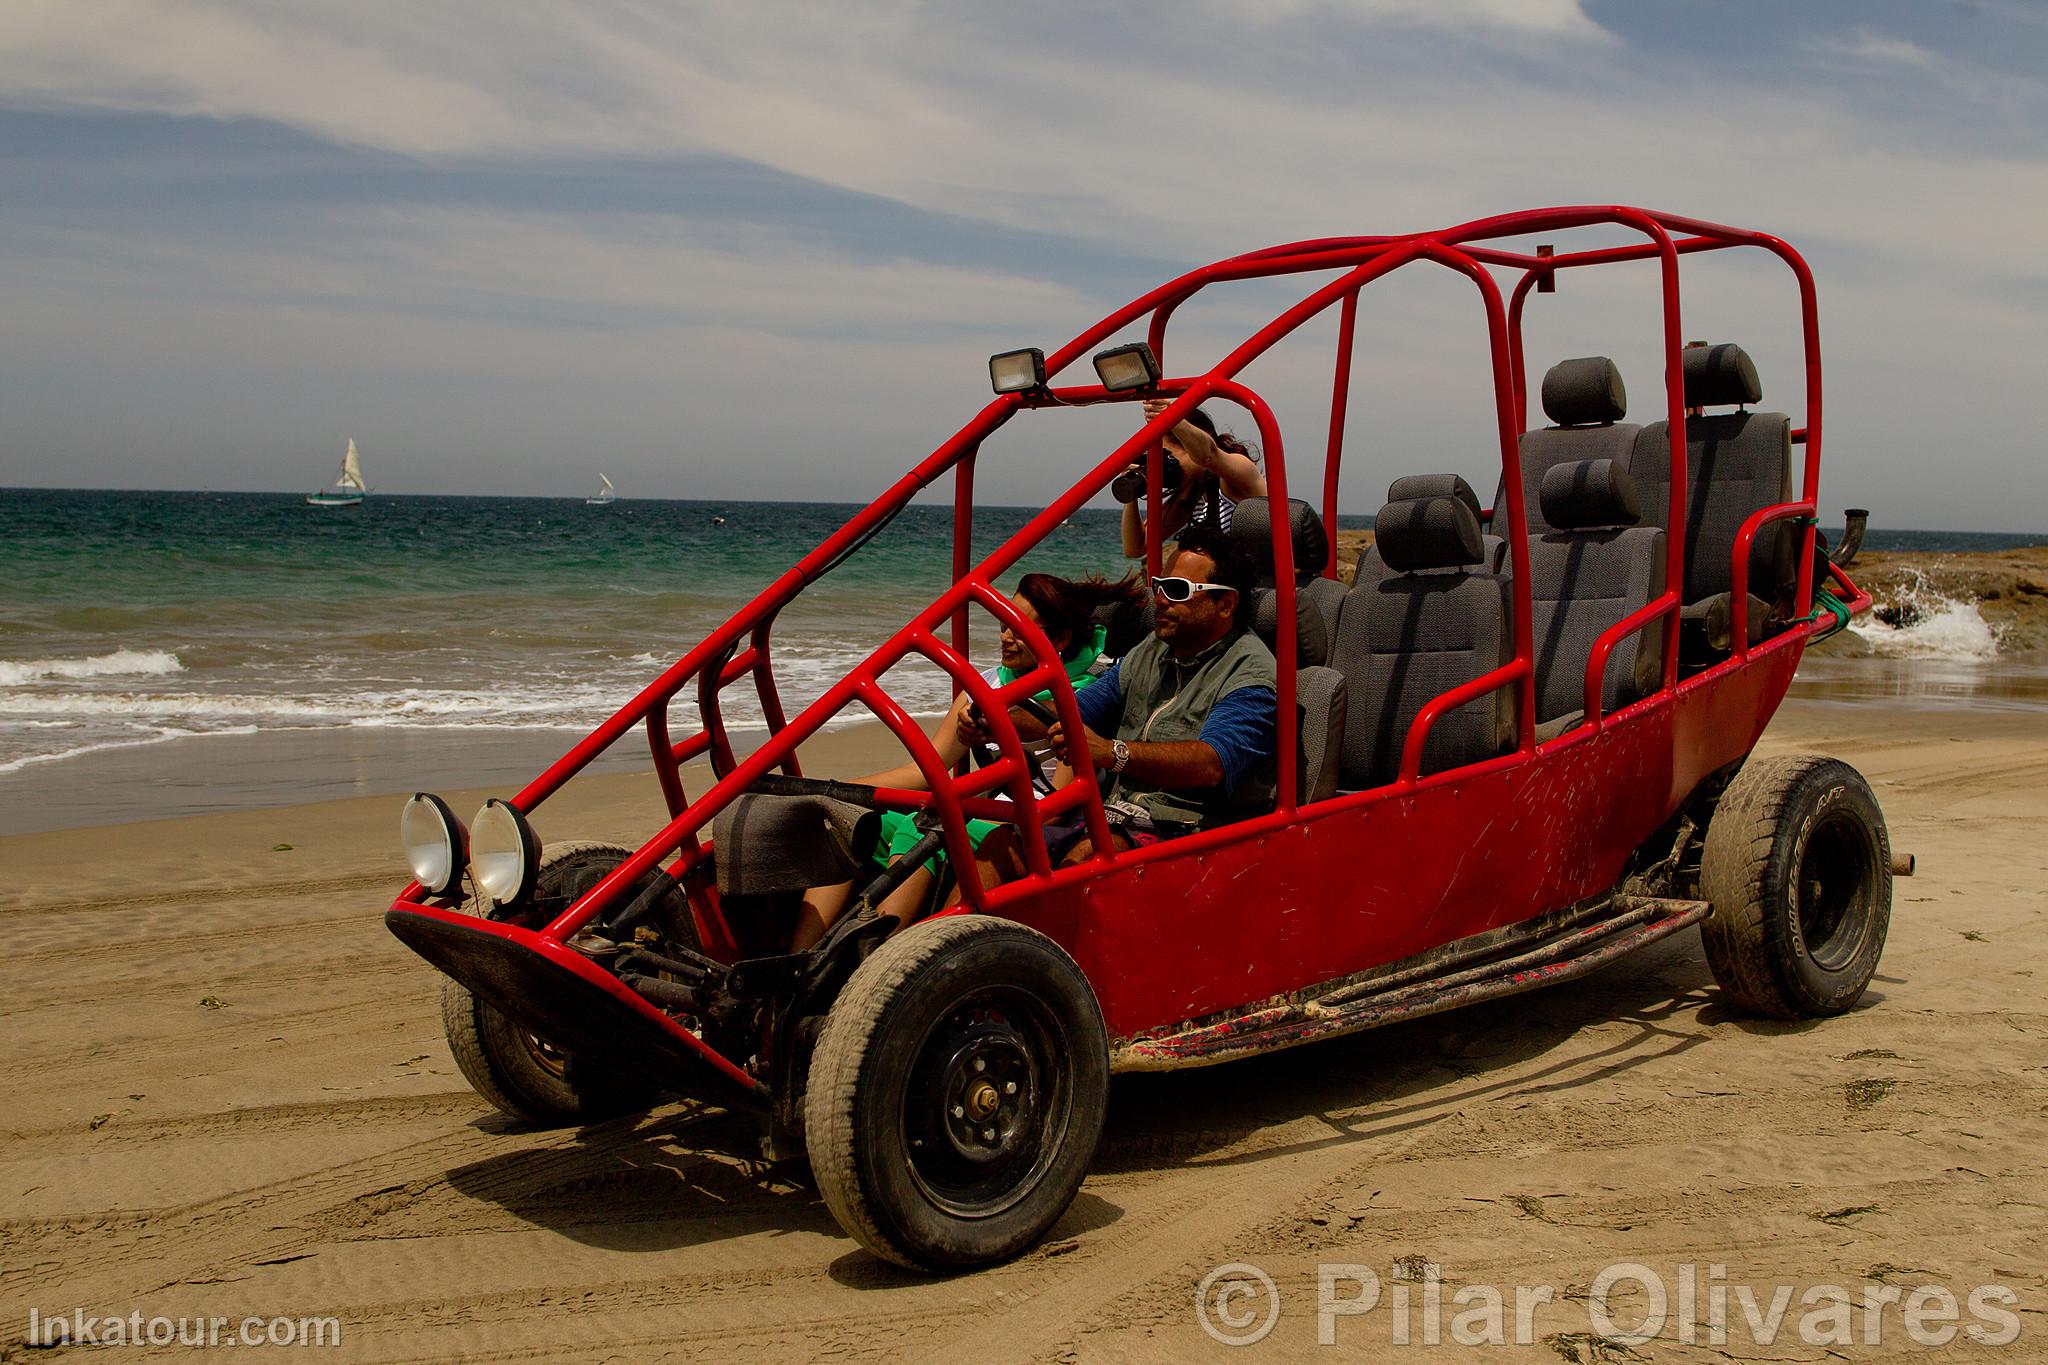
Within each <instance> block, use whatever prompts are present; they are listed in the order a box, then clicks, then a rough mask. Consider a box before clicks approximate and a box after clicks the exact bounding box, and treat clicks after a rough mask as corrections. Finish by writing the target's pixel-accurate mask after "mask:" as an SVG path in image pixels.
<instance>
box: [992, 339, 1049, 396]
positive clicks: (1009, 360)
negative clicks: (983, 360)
mask: <svg viewBox="0 0 2048 1365" xmlns="http://www.w3.org/2000/svg"><path fill="white" fill-rule="evenodd" d="M988 382H989V383H990V384H991V385H992V386H994V388H995V391H996V392H997V393H1028V392H1029V391H1030V390H1032V389H1042V388H1044V387H1045V352H1044V351H1041V350H1039V349H1038V348H1037V347H1036V346H1027V347H1025V348H1024V349H1023V350H1021V351H1004V352H1003V353H1002V354H1001V355H992V356H990V357H989V358H988Z"/></svg>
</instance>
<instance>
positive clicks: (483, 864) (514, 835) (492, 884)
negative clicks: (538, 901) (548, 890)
mask: <svg viewBox="0 0 2048 1365" xmlns="http://www.w3.org/2000/svg"><path fill="white" fill-rule="evenodd" d="M539 868H540V840H539V839H538V838H536V837H535V836H534V832H533V826H531V825H529V824H527V823H526V817H525V816H524V815H521V814H520V813H519V809H518V807H516V806H513V805H511V804H509V803H508V802H504V801H500V800H499V799H498V798H497V797H495V796H494V797H492V798H491V799H490V800H488V801H486V802H484V808H483V809H482V810H480V811H478V812H477V813H476V819H475V820H474V821H472V822H471V824H470V828H469V872H470V875H471V876H472V877H475V878H476V885H477V890H479V891H481V892H483V894H484V895H486V896H489V897H490V898H491V903H492V904H493V905H510V904H512V903H513V902H514V901H516V900H518V899H519V898H520V897H522V896H524V895H525V894H526V893H527V892H528V891H531V890H532V889H533V879H534V874H535V872H537V871H538V870H539Z"/></svg>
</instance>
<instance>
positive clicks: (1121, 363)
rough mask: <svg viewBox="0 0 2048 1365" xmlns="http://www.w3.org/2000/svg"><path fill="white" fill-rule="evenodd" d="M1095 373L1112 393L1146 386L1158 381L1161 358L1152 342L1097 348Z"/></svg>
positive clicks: (1103, 385)
mask: <svg viewBox="0 0 2048 1365" xmlns="http://www.w3.org/2000/svg"><path fill="white" fill-rule="evenodd" d="M1095 373H1096V374H1097V375H1098V376H1100V377H1101V379H1102V387H1103V388H1105V389H1108V390H1109V391H1110V392H1111V393H1122V392H1124V391H1125V390H1128V389H1146V388H1150V387H1151V386H1152V385H1154V384H1157V383H1158V382H1159V360H1158V358H1157V357H1156V356H1154V355H1153V354H1152V348H1151V347H1150V346H1149V345H1147V344H1146V343H1144V342H1142V341H1134V342H1132V343H1131V344H1130V345H1128V346H1112V347H1110V348H1109V349H1108V350H1106V351H1099V352H1097V353H1096V356H1095Z"/></svg>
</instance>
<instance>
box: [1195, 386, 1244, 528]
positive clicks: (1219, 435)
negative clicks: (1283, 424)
mask: <svg viewBox="0 0 2048 1365" xmlns="http://www.w3.org/2000/svg"><path fill="white" fill-rule="evenodd" d="M1185 420H1186V421H1187V422H1188V423H1190V424H1191V425H1193V426H1197V427H1200V428H1201V429H1202V430H1203V431H1205V432H1207V433H1208V434H1209V439H1210V440H1212V441H1214V442H1215V443H1216V447H1217V449H1219V450H1227V451H1229V452H1231V453H1232V454H1233V455H1242V456H1244V457H1245V458H1246V459H1248V460H1257V459H1258V458H1259V453H1258V451H1257V450H1255V449H1253V448H1252V447H1251V446H1249V445H1246V444H1245V443H1244V442H1243V441H1240V440H1238V439H1237V437H1236V435H1235V434H1233V433H1231V432H1228V431H1218V430H1217V429H1216V419H1215V418H1213V417H1211V416H1210V415H1209V414H1208V413H1206V412H1204V411H1202V409H1200V408H1191V409H1189V410H1188V415H1187V417H1186V418H1185ZM1222 498H1223V481H1222V480H1221V479H1219V478H1217V477H1216V475H1215V474H1214V473H1213V472H1211V471H1209V470H1206V469H1205V470H1203V471H1202V472H1201V473H1200V474H1198V475H1196V476H1195V477H1194V478H1192V479H1190V480H1188V481H1187V483H1186V484H1184V485H1183V486H1182V488H1181V491H1180V494H1179V497H1178V498H1177V499H1176V501H1178V502H1181V503H1183V504H1185V505H1186V506H1188V507H1190V508H1192V509H1194V510H1195V511H1196V512H1199V511H1200V510H1201V507H1202V504H1203V503H1205V502H1206V503H1207V504H1208V506H1209V508H1210V512H1209V515H1210V516H1211V517H1215V516H1218V515H1219V509H1218V507H1217V504H1218V503H1219V502H1220V501H1221V499H1222Z"/></svg>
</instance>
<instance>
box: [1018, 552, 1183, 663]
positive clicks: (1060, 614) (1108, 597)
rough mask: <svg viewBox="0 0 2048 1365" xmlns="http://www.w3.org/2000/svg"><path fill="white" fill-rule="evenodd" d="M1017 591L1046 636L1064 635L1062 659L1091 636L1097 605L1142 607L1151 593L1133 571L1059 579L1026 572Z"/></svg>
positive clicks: (1075, 651) (1069, 656) (1085, 642)
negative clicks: (1118, 575) (1115, 576)
mask: <svg viewBox="0 0 2048 1365" xmlns="http://www.w3.org/2000/svg"><path fill="white" fill-rule="evenodd" d="M1017 594H1018V596H1020V597H1022V598H1023V599H1024V600H1025V601H1026V602H1029V603H1030V604H1031V609H1032V610H1033V611H1035V612H1037V613H1038V624H1039V625H1040V626H1041V627H1043V628H1044V630H1045V633H1046V635H1047V636H1048V637H1049V638H1052V639H1058V638H1059V637H1060V636H1061V635H1065V636H1066V637H1067V643H1066V644H1065V646H1063V647H1062V648H1061V650H1060V657H1061V658H1062V659H1071V658H1073V657H1074V656H1075V655H1076V654H1078V653H1080V652H1081V647H1082V646H1083V645H1085V644H1087V643H1088V641H1089V640H1090V639H1091V638H1092V636H1093V629H1092V628H1093V626H1094V624H1095V613H1096V611H1097V610H1098V609H1099V608H1101V607H1105V606H1110V605H1118V606H1133V607H1135V606H1141V605H1142V604H1143V603H1144V602H1145V600H1146V599H1147V598H1148V597H1149V596H1150V593H1149V592H1148V590H1147V589H1146V587H1145V586H1144V585H1143V584H1141V583H1140V582H1139V581H1138V576H1137V575H1136V574H1134V573H1133V574H1127V575H1125V576H1124V577H1122V578H1119V579H1115V580H1111V579H1107V578H1102V577H1099V576H1095V575H1091V576H1089V577H1087V578H1058V577H1055V576H1054V575H1052V574H1049V573H1028V574H1025V575H1024V577H1023V579H1022V581H1020V582H1019V583H1018V584H1017Z"/></svg>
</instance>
